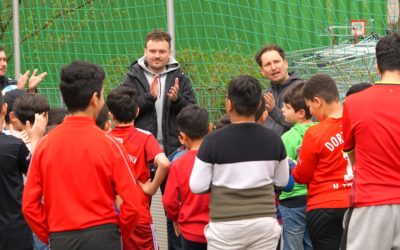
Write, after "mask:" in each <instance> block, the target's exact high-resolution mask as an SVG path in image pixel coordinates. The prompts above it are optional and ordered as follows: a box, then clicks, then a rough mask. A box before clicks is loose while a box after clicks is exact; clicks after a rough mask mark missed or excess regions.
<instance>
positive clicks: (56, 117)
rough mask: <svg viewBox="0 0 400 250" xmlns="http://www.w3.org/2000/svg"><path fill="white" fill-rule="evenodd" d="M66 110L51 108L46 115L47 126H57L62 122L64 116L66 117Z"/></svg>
mask: <svg viewBox="0 0 400 250" xmlns="http://www.w3.org/2000/svg"><path fill="white" fill-rule="evenodd" d="M67 114H68V110H66V109H65V108H51V109H50V111H49V113H48V114H47V116H48V118H49V120H48V122H47V126H53V125H59V124H61V123H62V122H63V121H64V118H65V116H67Z"/></svg>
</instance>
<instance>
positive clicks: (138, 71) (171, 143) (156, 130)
mask: <svg viewBox="0 0 400 250" xmlns="http://www.w3.org/2000/svg"><path fill="white" fill-rule="evenodd" d="M122 85H125V86H128V87H132V88H135V89H136V91H137V93H138V94H139V114H138V116H137V118H136V119H135V126H136V127H137V128H141V129H144V130H148V131H150V132H152V133H153V135H154V136H155V137H156V138H157V140H158V143H159V144H160V145H161V146H162V147H163V148H164V152H165V153H166V155H170V154H171V153H172V152H173V151H174V150H175V149H177V148H178V147H179V146H180V142H179V140H178V128H177V126H176V116H177V115H178V113H179V111H180V110H181V109H182V108H184V107H186V106H187V105H189V104H194V103H196V97H195V94H194V92H193V89H192V86H191V83H190V79H189V77H187V76H186V75H185V74H184V73H183V72H182V71H181V70H180V68H179V63H178V62H177V61H176V60H175V59H174V58H173V57H171V36H170V35H169V34H168V33H166V32H164V31H162V30H154V31H152V32H150V33H149V34H147V36H146V47H145V48H144V56H143V57H142V58H140V59H138V60H136V61H134V62H133V63H132V64H131V66H130V68H129V71H128V73H127V74H126V75H125V77H124V80H123V83H122Z"/></svg>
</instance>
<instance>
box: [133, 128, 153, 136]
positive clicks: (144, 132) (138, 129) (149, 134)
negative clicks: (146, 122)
mask: <svg viewBox="0 0 400 250" xmlns="http://www.w3.org/2000/svg"><path fill="white" fill-rule="evenodd" d="M136 131H137V132H138V133H139V134H142V135H145V136H148V137H150V136H151V135H153V134H152V133H151V132H150V131H148V130H144V129H141V128H136Z"/></svg>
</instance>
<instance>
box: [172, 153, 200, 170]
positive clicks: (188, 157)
mask: <svg viewBox="0 0 400 250" xmlns="http://www.w3.org/2000/svg"><path fill="white" fill-rule="evenodd" d="M196 156H197V150H188V151H186V152H185V153H184V154H182V155H181V156H180V157H178V158H177V159H175V160H174V161H173V162H172V165H171V168H172V167H174V168H175V169H179V168H186V167H189V166H190V165H192V164H193V162H194V160H195V159H196Z"/></svg>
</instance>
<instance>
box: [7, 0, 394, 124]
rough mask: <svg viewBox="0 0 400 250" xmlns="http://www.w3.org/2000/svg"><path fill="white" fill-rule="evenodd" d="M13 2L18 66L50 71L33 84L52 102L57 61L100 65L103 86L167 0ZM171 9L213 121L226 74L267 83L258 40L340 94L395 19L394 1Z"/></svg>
mask: <svg viewBox="0 0 400 250" xmlns="http://www.w3.org/2000/svg"><path fill="white" fill-rule="evenodd" d="M19 3H20V11H19V13H20V37H21V41H20V46H21V55H22V56H21V63H22V65H21V71H23V72H24V71H25V70H27V69H31V70H33V69H34V68H38V69H39V72H42V71H47V72H48V73H49V75H48V76H47V77H46V79H45V80H44V81H43V82H42V83H41V85H40V92H41V93H43V94H45V95H46V96H47V97H48V98H49V101H50V103H51V105H52V106H60V105H62V101H61V99H60V94H59V90H58V75H59V70H60V68H61V66H62V65H64V64H66V63H69V62H71V61H72V60H75V59H80V60H88V61H91V62H95V63H97V64H99V65H101V66H102V67H104V69H105V70H106V72H107V80H106V89H107V90H109V89H110V88H113V87H114V86H116V85H118V84H119V83H120V82H121V80H122V77H123V75H124V73H125V72H126V70H127V67H128V66H129V64H130V63H131V61H133V60H134V59H135V58H138V57H140V56H142V55H143V46H144V39H145V35H146V34H147V32H149V31H150V30H152V29H154V28H163V29H164V30H167V16H166V15H167V8H166V1H154V0H135V1H121V0H101V1H100V0H75V1H71V0H57V1H44V0H30V1H19ZM0 7H2V8H1V10H0V29H1V34H0V40H1V41H0V43H1V44H2V45H3V46H4V47H5V50H6V53H7V55H8V56H9V58H8V59H9V70H8V72H9V75H13V38H12V37H13V34H12V1H11V0H3V1H2V2H1V4H0ZM174 12H175V32H176V57H177V59H178V61H179V62H181V64H182V67H183V69H184V71H185V72H186V73H187V74H188V75H189V76H190V77H191V79H192V81H193V85H194V88H195V91H196V95H197V97H198V100H199V102H200V104H201V105H203V106H205V107H206V108H207V109H208V110H209V111H210V114H211V118H212V120H213V121H215V120H216V119H218V118H219V116H220V114H221V113H222V112H223V111H224V102H223V99H224V98H223V97H224V96H225V88H226V83H227V82H228V80H229V79H231V78H232V77H233V76H236V75H238V74H248V75H253V76H255V77H257V78H259V79H260V80H261V81H262V84H263V86H264V87H266V86H267V84H268V82H267V81H265V80H264V79H262V77H261V75H260V74H259V69H258V66H257V64H256V63H255V61H254V55H255V53H256V52H257V50H258V49H259V48H260V47H261V46H262V45H264V44H266V43H278V44H280V45H281V46H282V47H283V48H284V49H285V50H286V52H287V57H288V62H289V67H290V69H291V70H296V71H298V72H299V73H300V74H301V75H302V77H303V78H307V77H309V76H310V75H311V74H313V73H316V72H326V73H329V74H331V75H332V76H333V77H334V78H335V79H336V81H337V83H338V86H339V87H340V90H341V93H344V92H345V90H346V89H347V88H348V86H349V85H351V84H354V83H356V82H360V81H367V82H371V81H374V80H376V74H375V73H374V72H375V71H374V69H373V65H374V53H375V52H374V46H375V44H376V42H377V39H378V38H379V37H380V36H383V35H385V34H386V33H387V32H390V31H393V30H395V31H396V30H398V24H399V22H398V13H399V1H398V0H387V1H385V0H353V1H348V0H324V1H321V0H180V1H178V0H176V1H174Z"/></svg>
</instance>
